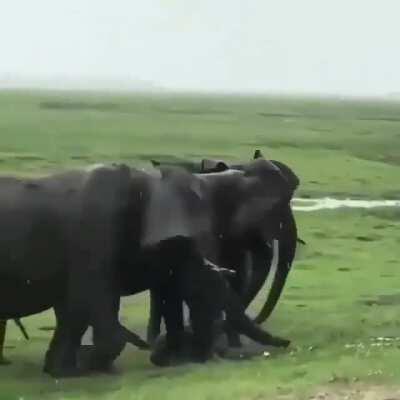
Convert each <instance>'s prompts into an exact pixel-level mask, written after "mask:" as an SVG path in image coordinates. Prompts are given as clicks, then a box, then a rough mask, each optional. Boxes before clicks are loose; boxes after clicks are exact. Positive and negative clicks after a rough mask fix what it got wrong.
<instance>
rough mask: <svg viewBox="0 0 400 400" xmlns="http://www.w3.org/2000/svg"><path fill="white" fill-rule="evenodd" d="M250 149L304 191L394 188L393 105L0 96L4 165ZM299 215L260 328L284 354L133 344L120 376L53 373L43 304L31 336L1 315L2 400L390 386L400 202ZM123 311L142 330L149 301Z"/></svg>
mask: <svg viewBox="0 0 400 400" xmlns="http://www.w3.org/2000/svg"><path fill="white" fill-rule="evenodd" d="M254 148H261V149H262V150H263V151H264V153H265V154H266V155H268V157H270V158H274V159H278V160H282V161H285V162H287V163H289V165H291V166H292V167H293V168H294V170H295V171H296V172H297V173H298V174H299V176H300V177H301V179H302V188H301V191H300V194H301V195H303V196H325V195H335V196H337V197H362V198H371V199H373V198H398V197H399V195H400V185H399V183H400V104H396V103H382V102H381V103H378V102H364V103H357V102H345V101H333V100H325V101H321V100H315V99H282V98H261V97H253V98H244V97H235V98H229V97H205V96H203V97H201V96H197V97H196V96H178V97H176V96H169V95H163V96H161V97H149V96H125V95H124V96H123V95H100V94H96V95H94V94H77V93H49V92H42V93H39V92H31V93H30V92H0V172H1V173H2V174H8V173H13V174H19V175H37V174H42V173H46V172H48V171H52V170H59V169H64V168H68V167H76V166H80V165H84V164H88V163H97V162H102V161H124V162H129V163H132V164H138V165H146V163H147V161H148V159H150V158H153V157H154V158H164V157H177V158H201V157H203V156H209V157H224V158H228V159H232V160H245V159H248V158H249V157H250V155H251V154H252V152H253V150H254ZM297 218H298V224H299V228H300V232H301V236H302V238H304V239H305V240H306V241H307V243H308V244H307V246H305V247H302V248H301V249H300V252H299V255H298V258H297V262H296V263H295V265H294V267H293V271H292V274H291V276H290V281H289V283H288V287H287V290H286V291H285V294H284V297H283V299H282V301H281V303H280V304H279V307H278V308H277V310H276V312H275V313H274V315H273V316H272V318H271V319H270V320H269V321H268V323H267V326H268V328H269V329H270V330H271V331H272V332H274V333H278V334H280V335H282V336H285V337H289V338H291V339H292V341H293V344H292V347H291V348H290V349H289V350H287V351H275V350H271V357H268V358H266V357H263V356H260V357H256V358H254V359H252V360H249V361H240V362H239V361H236V362H233V361H221V360H217V361H213V362H210V363H208V364H206V365H200V366H199V365H187V366H184V367H179V368H169V369H158V368H155V367H153V366H152V365H151V364H150V363H149V361H148V356H147V354H146V353H144V352H140V351H136V350H135V349H134V348H127V349H126V350H125V352H124V353H123V355H122V356H121V357H120V359H119V360H118V362H117V363H116V365H117V370H118V373H117V374H116V375H113V376H104V375H102V376H96V377H90V378H83V379H72V380H59V381H56V380H53V379H51V378H48V377H46V376H44V375H43V374H42V373H41V365H42V359H43V355H44V351H45V349H46V347H47V345H48V341H49V339H50V332H45V331H42V330H40V329H39V328H40V327H42V326H47V325H52V324H53V317H52V314H51V313H43V314H41V315H37V316H34V317H30V318H27V319H25V320H24V322H25V324H26V326H27V328H28V331H29V333H30V335H31V340H30V341H29V342H26V341H24V339H22V338H21V335H20V333H19V331H18V330H17V328H16V327H15V326H14V325H13V323H10V324H9V325H10V329H9V331H8V335H7V345H8V346H11V347H12V348H8V349H7V350H6V352H7V356H8V357H9V358H10V359H11V360H12V361H13V364H12V366H10V367H4V368H3V367H1V368H0V400H3V399H4V400H9V399H22V398H23V399H25V400H27V399H44V400H50V399H92V398H93V399H99V400H103V399H104V400H106V399H107V400H108V399H112V400H120V399H121V400H122V399H123V400H126V399H149V400H158V399H163V400H164V399H166V400H167V399H173V400H179V399H188V398H190V399H191V400H197V399H219V400H223V399H243V400H250V399H257V400H263V399H271V398H275V397H277V398H285V399H286V398H287V399H292V398H293V399H298V398H305V397H306V396H308V395H310V394H313V393H314V394H315V393H316V392H318V391H320V390H321V388H323V390H324V391H337V390H338V388H339V387H340V388H342V387H355V386H357V385H358V386H359V387H363V386H364V387H369V385H376V384H378V385H392V384H396V383H397V382H399V379H400V370H399V368H398V364H399V359H400V340H397V339H398V337H400V318H399V307H400V289H399V284H398V282H399V278H400V273H399V269H398V267H399V259H400V237H399V234H398V232H399V225H400V210H398V209H387V210H384V209H375V210H369V211H367V210H337V211H319V212H313V213H304V212H303V213H302V212H298V213H297ZM262 299H263V296H261V295H260V296H259V299H258V300H257V301H258V302H260V301H262ZM255 306H257V305H255ZM122 318H123V320H124V322H125V324H126V325H127V326H128V327H131V328H133V329H135V330H137V331H139V332H143V330H144V326H145V323H146V319H147V298H146V296H145V295H142V296H137V297H135V298H131V299H127V300H125V301H124V307H123V310H122ZM379 337H392V338H394V339H393V340H390V341H385V342H382V341H380V340H378V339H377V338H379ZM382 343H383V344H382Z"/></svg>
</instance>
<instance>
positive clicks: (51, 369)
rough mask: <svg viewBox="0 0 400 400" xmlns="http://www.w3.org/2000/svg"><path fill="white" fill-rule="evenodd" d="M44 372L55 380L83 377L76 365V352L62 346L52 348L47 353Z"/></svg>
mask: <svg viewBox="0 0 400 400" xmlns="http://www.w3.org/2000/svg"><path fill="white" fill-rule="evenodd" d="M43 372H44V373H46V374H48V375H50V376H52V377H53V378H69V377H77V376H81V375H82V372H81V371H80V370H79V368H78V367H77V364H76V357H75V351H73V350H72V349H64V348H62V347H61V346H59V347H58V348H57V347H53V348H50V349H49V350H48V351H47V353H46V356H45V361H44V366H43Z"/></svg>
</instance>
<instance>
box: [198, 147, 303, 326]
mask: <svg viewBox="0 0 400 400" xmlns="http://www.w3.org/2000/svg"><path fill="white" fill-rule="evenodd" d="M253 159H265V157H264V155H263V154H262V152H261V151H260V150H256V151H255V152H254V156H253ZM271 163H272V164H273V165H275V166H276V167H278V168H279V170H280V172H281V173H282V175H283V176H284V177H285V179H286V181H287V183H288V185H289V191H290V199H292V198H293V195H294V193H295V191H296V189H297V188H298V186H299V185H300V179H299V177H298V176H297V175H296V174H295V172H294V171H293V170H292V169H291V168H290V167H289V166H288V165H287V164H285V163H283V162H281V161H277V160H271ZM228 169H232V170H244V169H245V164H232V165H228V164H227V163H225V162H224V161H223V160H210V159H204V160H202V161H201V164H200V171H201V173H216V172H221V171H227V170H228ZM280 222H281V229H280V234H279V238H277V239H278V240H277V241H276V242H275V244H276V245H277V247H278V251H277V253H278V254H277V258H278V263H277V269H276V271H275V276H274V280H273V282H272V286H271V290H270V292H269V294H268V297H267V300H266V302H265V303H264V305H263V307H262V309H261V310H260V312H259V313H258V314H257V316H256V317H255V321H256V322H258V323H263V322H264V321H265V320H267V319H268V317H269V316H270V315H271V314H272V312H273V310H274V308H275V306H276V305H277V303H278V301H279V298H280V296H281V294H282V292H283V289H284V286H285V283H286V280H287V277H288V274H289V272H290V268H291V265H292V263H293V261H294V258H295V254H296V248H297V243H299V242H300V243H302V244H305V242H304V241H303V240H301V239H300V238H299V237H298V232H297V225H296V220H295V218H294V215H293V211H292V208H291V205H290V202H289V203H288V204H287V206H286V210H285V212H284V213H282V214H281V221H280ZM275 249H276V248H275ZM249 250H250V257H251V261H252V263H251V267H252V271H251V273H248V274H247V275H248V276H251V278H250V279H249V280H250V282H243V281H242V282H239V285H240V284H241V286H242V293H244V294H243V296H242V298H243V301H244V304H245V305H246V307H247V306H248V305H249V304H250V303H251V302H252V301H253V300H254V298H255V297H256V296H257V294H258V292H259V291H260V289H261V288H262V286H263V285H264V283H265V281H266V279H267V277H268V274H269V272H270V270H271V266H272V265H271V264H272V259H273V252H274V244H273V243H271V242H270V243H265V244H259V245H258V246H254V247H252V248H249ZM242 265H243V266H244V264H242ZM243 286H244V287H245V288H243ZM245 289H247V290H245Z"/></svg>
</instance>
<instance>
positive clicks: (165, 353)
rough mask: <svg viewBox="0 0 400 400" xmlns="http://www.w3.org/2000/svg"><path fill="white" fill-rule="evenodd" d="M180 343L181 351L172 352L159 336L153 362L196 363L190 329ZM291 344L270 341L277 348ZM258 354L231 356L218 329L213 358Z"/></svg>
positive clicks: (242, 352)
mask: <svg viewBox="0 0 400 400" xmlns="http://www.w3.org/2000/svg"><path fill="white" fill-rule="evenodd" d="M180 343H181V346H180V347H179V349H177V350H176V351H174V352H172V351H171V350H170V349H169V348H168V346H167V340H166V335H165V334H163V335H160V336H158V337H157V339H156V340H155V342H154V344H153V350H152V353H151V356H150V360H151V362H152V363H153V364H155V365H157V366H160V367H166V366H173V365H179V364H184V363H188V362H196V361H197V360H196V357H194V354H195V353H196V350H195V341H194V337H193V333H192V331H191V329H190V327H186V328H185V330H184V332H183V333H182V338H181V341H180ZM289 343H290V342H289V341H288V340H286V339H281V338H278V337H270V338H269V340H268V344H269V345H272V346H275V347H284V348H286V347H287V346H288V345H289ZM258 354H259V352H257V353H254V352H253V353H247V354H246V352H245V351H241V353H240V354H239V355H236V356H234V357H233V356H232V355H231V354H230V347H229V343H228V341H227V338H226V337H225V334H224V333H223V328H222V325H220V326H219V328H216V333H215V336H214V343H213V346H212V354H211V357H213V356H214V355H217V356H219V357H221V358H239V359H244V358H249V357H251V356H254V355H258Z"/></svg>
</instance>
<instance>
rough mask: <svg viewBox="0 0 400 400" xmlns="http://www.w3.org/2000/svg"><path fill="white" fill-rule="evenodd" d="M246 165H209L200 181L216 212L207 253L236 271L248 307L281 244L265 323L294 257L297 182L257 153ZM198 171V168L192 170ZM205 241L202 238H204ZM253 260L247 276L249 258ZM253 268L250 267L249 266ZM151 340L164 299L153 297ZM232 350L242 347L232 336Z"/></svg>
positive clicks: (157, 329)
mask: <svg viewBox="0 0 400 400" xmlns="http://www.w3.org/2000/svg"><path fill="white" fill-rule="evenodd" d="M256 158H257V159H256V160H254V161H253V162H250V163H249V164H246V165H240V166H235V169H229V167H228V166H227V165H226V164H225V163H224V162H223V161H219V160H217V161H214V162H212V160H205V161H203V162H202V164H201V168H200V173H199V174H197V175H196V177H197V178H198V179H199V180H200V181H201V182H202V185H203V197H204V198H207V199H208V201H209V207H210V209H211V210H212V211H211V214H212V228H211V231H210V233H209V234H208V235H207V238H206V239H207V240H206V245H205V247H204V249H203V251H204V252H205V254H207V252H208V255H207V256H208V257H209V259H211V260H212V261H214V262H217V263H220V264H221V265H223V266H226V267H228V268H232V269H235V270H236V272H237V274H236V277H235V278H234V279H233V280H232V285H233V287H234V288H235V290H236V292H237V293H238V294H241V297H242V302H243V304H244V306H245V307H247V306H248V305H249V303H250V302H251V301H252V300H253V299H254V297H255V296H256V294H257V293H258V291H259V290H260V288H261V287H262V285H263V283H264V282H265V279H266V277H267V275H268V273H269V269H270V266H271V261H272V255H273V254H272V241H273V240H274V239H277V240H279V241H280V249H279V263H278V268H277V271H276V274H275V277H274V281H273V284H272V290H271V292H270V294H269V296H268V299H267V301H266V303H265V305H264V307H263V309H262V311H261V313H260V315H259V316H258V317H257V321H258V322H262V321H263V320H264V319H265V318H266V317H267V316H268V315H269V314H270V313H271V312H272V310H273V308H274V306H275V305H276V303H277V301H278V299H279V296H280V294H281V292H282V289H283V286H284V283H285V281H286V277H287V274H288V271H289V266H290V264H291V262H292V261H293V258H294V253H295V248H296V241H297V229H296V225H295V221H294V218H293V214H292V212H291V208H290V200H291V198H292V196H293V192H294V190H295V188H296V187H297V185H298V178H297V177H295V175H294V174H293V175H289V174H288V173H287V170H285V169H283V168H279V167H278V166H277V165H276V163H274V162H270V161H267V160H265V159H263V157H261V156H260V154H258V157H256ZM192 170H195V167H194V166H193V167H192ZM203 240H204V238H203ZM249 255H250V257H251V258H252V263H251V264H252V271H249V263H248V262H246V260H247V259H248V256H249ZM251 264H250V265H251ZM150 306H151V307H150V309H151V312H150V320H149V326H148V338H149V340H150V341H153V340H154V339H155V337H157V336H158V334H159V332H160V321H161V313H160V299H158V298H157V296H156V294H155V293H154V292H153V293H151V304H150ZM231 345H240V343H239V341H238V337H236V338H235V337H234V335H233V333H232V332H231Z"/></svg>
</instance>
